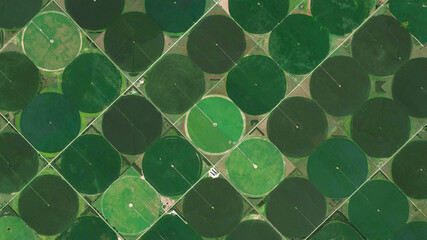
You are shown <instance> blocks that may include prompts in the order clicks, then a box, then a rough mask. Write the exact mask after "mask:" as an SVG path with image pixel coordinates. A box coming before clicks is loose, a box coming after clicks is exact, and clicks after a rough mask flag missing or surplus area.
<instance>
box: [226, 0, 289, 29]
mask: <svg viewBox="0 0 427 240" xmlns="http://www.w3.org/2000/svg"><path fill="white" fill-rule="evenodd" d="M228 10H229V11H230V15H231V17H233V18H234V20H236V22H237V23H238V24H239V25H240V26H241V27H242V28H243V29H245V31H247V32H250V33H254V34H264V33H268V32H270V31H271V30H273V28H274V27H275V26H277V24H279V22H281V21H282V20H283V19H284V18H285V17H286V15H288V11H289V0H229V1H228Z"/></svg>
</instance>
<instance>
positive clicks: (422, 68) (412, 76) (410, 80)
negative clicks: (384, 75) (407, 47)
mask: <svg viewBox="0 0 427 240" xmlns="http://www.w3.org/2000/svg"><path fill="white" fill-rule="evenodd" d="M425 76H427V58H415V59H411V60H409V62H407V63H405V65H403V66H402V67H401V68H400V69H399V70H398V71H397V72H396V74H395V75H394V78H393V84H392V94H393V98H394V99H395V100H398V101H399V102H401V103H402V104H403V105H404V106H405V107H406V108H407V109H408V112H409V115H411V116H413V117H416V118H425V117H427V104H425V103H426V102H427V79H426V77H425Z"/></svg>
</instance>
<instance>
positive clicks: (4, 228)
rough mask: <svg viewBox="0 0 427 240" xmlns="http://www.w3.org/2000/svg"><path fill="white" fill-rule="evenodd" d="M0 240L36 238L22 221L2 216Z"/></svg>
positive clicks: (34, 239)
mask: <svg viewBox="0 0 427 240" xmlns="http://www.w3.org/2000/svg"><path fill="white" fill-rule="evenodd" d="M18 237H19V238H18ZM0 239H5V240H8V239H25V240H36V239H38V238H37V237H36V235H35V232H33V230H31V228H29V227H28V226H27V224H25V222H24V221H22V219H20V218H18V217H13V216H4V217H1V218H0Z"/></svg>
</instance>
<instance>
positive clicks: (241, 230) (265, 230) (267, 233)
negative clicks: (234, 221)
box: [225, 220, 282, 240]
mask: <svg viewBox="0 0 427 240" xmlns="http://www.w3.org/2000/svg"><path fill="white" fill-rule="evenodd" d="M225 239H226V240H242V239H245V240H265V239H268V240H281V239H282V238H281V237H280V235H279V234H278V233H277V232H276V231H274V230H273V228H271V227H270V225H269V224H268V223H267V222H264V221H261V220H247V221H244V222H241V223H240V224H239V225H237V227H236V228H235V229H234V230H233V231H232V232H231V233H230V234H228V236H227V237H226V238H225Z"/></svg>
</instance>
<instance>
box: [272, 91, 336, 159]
mask: <svg viewBox="0 0 427 240" xmlns="http://www.w3.org/2000/svg"><path fill="white" fill-rule="evenodd" d="M327 132H328V122H327V120H326V115H325V113H324V112H323V110H322V109H321V108H320V107H319V106H318V105H317V104H316V103H315V102H314V101H313V100H311V99H308V98H304V97H291V98H287V99H285V100H284V101H283V102H282V103H281V104H280V105H279V106H278V107H277V108H276V109H275V110H274V111H273V112H272V113H271V114H270V116H269V117H268V121H267V135H268V138H269V139H270V141H271V142H272V143H274V145H276V147H277V148H278V149H279V150H280V151H281V152H282V153H283V154H285V155H286V156H288V157H304V156H307V155H309V154H310V153H311V152H313V151H314V149H316V147H317V146H319V145H320V144H321V143H322V142H323V141H324V140H325V138H326V135H327Z"/></svg>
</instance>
